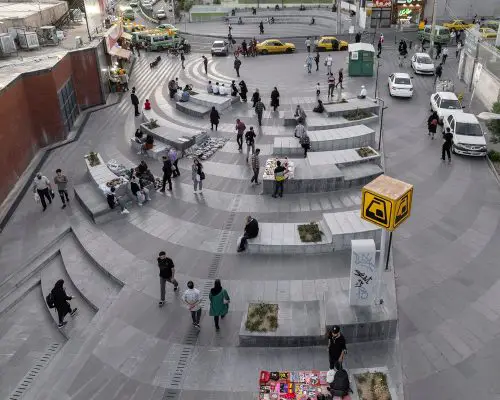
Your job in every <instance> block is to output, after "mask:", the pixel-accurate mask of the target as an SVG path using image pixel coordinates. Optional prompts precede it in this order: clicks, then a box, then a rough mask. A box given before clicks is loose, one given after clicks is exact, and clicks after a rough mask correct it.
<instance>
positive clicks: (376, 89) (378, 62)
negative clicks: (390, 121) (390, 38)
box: [374, 58, 381, 98]
mask: <svg viewBox="0 0 500 400" xmlns="http://www.w3.org/2000/svg"><path fill="white" fill-rule="evenodd" d="M377 60H378V61H377V74H376V76H375V96H374V97H375V98H377V95H378V69H379V68H380V61H381V60H380V58H377Z"/></svg>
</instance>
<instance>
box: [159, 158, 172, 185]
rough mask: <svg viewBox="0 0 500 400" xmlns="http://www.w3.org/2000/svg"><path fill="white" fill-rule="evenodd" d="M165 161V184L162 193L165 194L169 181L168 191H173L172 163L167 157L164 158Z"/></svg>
mask: <svg viewBox="0 0 500 400" xmlns="http://www.w3.org/2000/svg"><path fill="white" fill-rule="evenodd" d="M162 160H163V168H162V170H163V184H162V187H161V190H160V192H161V193H165V185H166V183H167V181H168V190H170V191H172V179H171V176H172V161H171V160H170V158H168V157H167V156H163V157H162Z"/></svg>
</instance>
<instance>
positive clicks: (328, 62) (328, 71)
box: [325, 54, 333, 75]
mask: <svg viewBox="0 0 500 400" xmlns="http://www.w3.org/2000/svg"><path fill="white" fill-rule="evenodd" d="M325 65H326V74H327V75H333V74H332V66H333V58H332V56H331V55H330V54H328V57H326V60H325Z"/></svg>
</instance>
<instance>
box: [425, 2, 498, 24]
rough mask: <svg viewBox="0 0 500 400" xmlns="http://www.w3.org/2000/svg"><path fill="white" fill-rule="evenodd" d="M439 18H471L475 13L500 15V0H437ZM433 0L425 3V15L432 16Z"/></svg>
mask: <svg viewBox="0 0 500 400" xmlns="http://www.w3.org/2000/svg"><path fill="white" fill-rule="evenodd" d="M436 1H437V3H438V6H437V18H439V19H450V18H469V19H472V18H473V17H474V15H475V14H477V15H479V16H495V15H496V16H500V1H498V0H478V1H471V0H436ZM432 6H433V0H427V1H426V4H425V12H424V13H425V16H426V17H428V18H430V17H431V16H432V8H433V7H432Z"/></svg>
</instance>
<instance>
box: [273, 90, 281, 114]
mask: <svg viewBox="0 0 500 400" xmlns="http://www.w3.org/2000/svg"><path fill="white" fill-rule="evenodd" d="M279 106H280V92H278V88H277V87H276V86H275V87H274V89H273V91H272V92H271V107H273V110H274V111H276V109H277V108H278V107H279Z"/></svg>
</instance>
